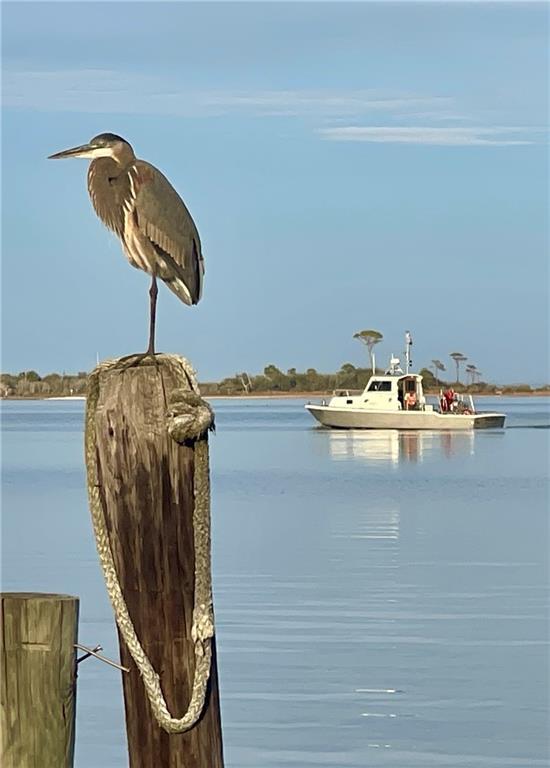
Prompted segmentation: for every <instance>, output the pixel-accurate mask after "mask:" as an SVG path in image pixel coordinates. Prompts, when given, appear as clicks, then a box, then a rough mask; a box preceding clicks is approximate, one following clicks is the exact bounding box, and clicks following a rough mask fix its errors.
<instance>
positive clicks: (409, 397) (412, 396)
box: [405, 392, 416, 411]
mask: <svg viewBox="0 0 550 768" xmlns="http://www.w3.org/2000/svg"><path fill="white" fill-rule="evenodd" d="M414 408H416V392H407V393H406V395H405V410H406V411H411V410H413V409H414Z"/></svg>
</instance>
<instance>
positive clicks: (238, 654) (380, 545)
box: [2, 398, 550, 768]
mask: <svg viewBox="0 0 550 768" xmlns="http://www.w3.org/2000/svg"><path fill="white" fill-rule="evenodd" d="M214 405H215V408H216V413H217V425H218V431H217V433H216V434H215V435H214V436H213V438H212V440H211V455H212V465H213V466H212V469H213V535H214V551H213V558H214V564H213V568H214V578H215V609H216V616H217V633H218V649H219V671H220V678H221V682H220V686H221V696H222V706H223V710H222V716H223V727H224V744H225V753H226V766H227V768H311V766H322V767H323V768H347V767H348V766H354V767H359V766H361V768H362V767H363V766H365V767H366V766H368V767H369V768H376V767H377V766H381V767H382V766H383V767H384V768H385V767H387V766H391V768H416V767H418V768H429V767H430V766H436V767H437V768H466V767H471V768H489V767H490V768H497V767H498V768H500V767H501V766H504V767H506V766H514V768H533V767H535V766H547V765H548V757H549V745H548V722H549V669H548V667H549V648H548V641H549V623H548V586H549V579H548V575H549V574H548V545H549V538H548V486H547V471H548V459H549V441H548V438H549V435H550V431H549V430H548V429H547V428H544V427H547V426H548V424H549V421H550V417H549V405H550V403H549V401H548V400H547V399H542V398H532V399H527V398H526V399H509V400H507V399H504V398H500V399H498V400H495V401H493V402H491V401H484V402H483V408H484V409H485V410H487V409H489V408H491V407H498V409H499V410H504V411H505V412H506V413H507V414H508V426H509V428H508V429H506V430H505V431H496V432H480V433H476V434H471V435H466V434H463V435H461V434H422V433H418V434H416V433H403V434H399V433H397V432H387V433H365V432H359V433H357V432H348V433H346V432H329V431H323V430H319V429H316V428H314V427H313V424H312V421H310V417H309V416H308V415H307V414H306V413H305V412H304V410H303V408H302V407H301V406H302V405H303V401H298V400H283V401H263V400H252V401H244V400H225V401H217V402H214ZM83 409H84V407H83V403H81V402H65V403H63V402H53V401H52V402H8V403H4V404H3V425H2V426H3V510H2V524H3V544H2V554H3V576H2V588H3V589H4V590H29V591H30V590H36V591H51V592H70V593H74V594H77V595H80V597H81V617H82V621H81V625H80V639H81V641H82V642H84V643H85V644H89V645H94V644H96V643H101V645H103V647H104V649H105V653H106V654H107V655H108V656H111V657H117V654H118V647H117V642H116V638H115V632H114V626H113V620H112V617H111V611H110V607H109V605H108V602H107V598H106V595H105V589H104V586H103V581H102V577H101V575H100V571H99V564H98V561H97V558H96V554H95V548H94V542H93V537H92V532H91V526H90V522H89V515H88V510H87V503H86V497H85V486H84V473H83V461H82V423H83ZM541 427H543V428H541ZM61 531H62V532H63V535H62V538H61V536H60V532H61ZM76 766H77V768H123V767H125V766H127V761H126V753H125V736H124V721H123V709H122V696H121V687H120V681H119V673H118V672H117V671H116V670H113V669H111V668H110V667H107V666H105V665H103V664H101V663H99V662H96V661H86V662H85V663H84V664H82V665H81V669H80V674H79V688H78V724H77V760H76Z"/></svg>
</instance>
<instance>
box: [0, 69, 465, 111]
mask: <svg viewBox="0 0 550 768" xmlns="http://www.w3.org/2000/svg"><path fill="white" fill-rule="evenodd" d="M2 101H3V105H4V107H11V108H17V109H27V110H36V111H48V112H88V113H90V112H92V113H111V114H155V115H158V114H161V115H171V116H184V117H203V116H221V115H227V114H233V113H240V114H246V115H251V116H258V117H275V116H277V117H289V116H290V117H315V118H321V119H325V118H333V119H339V118H347V119H353V118H357V117H360V116H361V115H365V114H367V113H371V112H377V113H392V112H395V111H400V112H408V111H409V110H416V111H418V110H419V109H423V110H427V109H430V110H433V111H435V112H437V111H438V110H444V109H447V110H448V109H449V107H450V106H451V104H452V99H450V98H448V97H445V96H425V95H422V94H420V95H419V94H414V93H395V92H393V93H389V92H380V91H378V90H368V89H358V90H342V91H336V90H333V89H303V90H285V89H279V90H277V89H272V90H250V91H245V90H225V91H212V90H194V89H190V88H185V87H181V86H180V85H179V84H177V83H174V82H172V83H170V82H166V80H164V79H161V78H159V77H155V76H152V75H144V74H139V73H135V74H134V73H127V72H117V71H112V70H103V69H84V70H72V71H71V70H59V71H56V70H53V71H11V72H10V71H4V83H3V97H2Z"/></svg>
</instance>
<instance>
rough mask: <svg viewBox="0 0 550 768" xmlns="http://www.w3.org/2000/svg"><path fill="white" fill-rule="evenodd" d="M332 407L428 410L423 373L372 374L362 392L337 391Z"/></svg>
mask: <svg viewBox="0 0 550 768" xmlns="http://www.w3.org/2000/svg"><path fill="white" fill-rule="evenodd" d="M330 405H331V406H346V405H348V406H352V407H356V408H361V409H365V408H366V409H369V410H370V409H371V408H372V409H373V410H376V411H401V410H403V411H418V410H422V411H423V410H425V408H426V398H425V397H424V392H423V389H422V376H419V375H418V374H415V373H408V374H403V373H401V374H391V373H387V374H384V375H383V376H381V375H378V374H373V375H372V376H371V377H370V379H369V381H368V383H367V386H366V387H365V389H364V390H363V392H362V393H361V394H360V395H349V394H347V393H342V392H338V393H337V394H336V395H335V396H334V397H333V398H331V401H330Z"/></svg>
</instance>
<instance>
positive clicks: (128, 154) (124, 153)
mask: <svg viewBox="0 0 550 768" xmlns="http://www.w3.org/2000/svg"><path fill="white" fill-rule="evenodd" d="M111 157H112V158H113V160H114V161H115V163H116V164H117V166H119V168H120V170H121V171H124V170H126V169H127V168H129V167H130V166H131V165H132V164H133V163H134V161H135V159H136V156H135V155H134V150H133V149H132V147H131V146H130V145H129V144H122V143H121V144H119V146H118V147H117V148H116V150H115V151H114V152H113V154H112V155H111Z"/></svg>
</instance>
